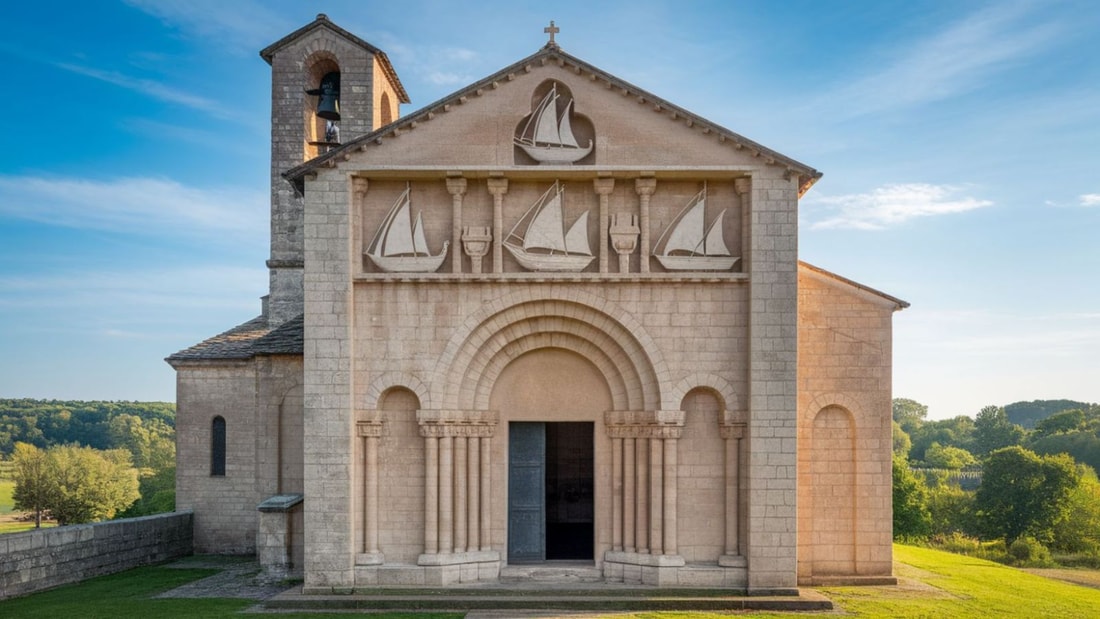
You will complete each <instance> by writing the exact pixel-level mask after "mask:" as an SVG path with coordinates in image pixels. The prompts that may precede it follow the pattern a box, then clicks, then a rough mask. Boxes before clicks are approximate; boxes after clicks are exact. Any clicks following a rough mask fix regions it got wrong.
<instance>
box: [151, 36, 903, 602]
mask: <svg viewBox="0 0 1100 619" xmlns="http://www.w3.org/2000/svg"><path fill="white" fill-rule="evenodd" d="M546 32H547V33H548V37H547V38H548V39H549V40H548V41H547V42H546V43H545V45H543V47H541V48H540V49H538V50H537V51H536V52H535V53H534V54H533V55H531V56H528V57H526V58H522V59H519V60H517V61H516V62H515V63H513V64H511V65H509V66H507V67H504V68H502V69H501V70H500V71H498V72H496V73H494V74H492V75H488V76H486V77H484V78H483V79H480V80H479V81H477V82H475V83H473V84H470V85H468V86H466V87H464V88H462V89H461V90H459V91H457V92H455V93H453V94H451V95H449V96H447V97H446V98H444V99H441V100H439V101H436V102H434V103H431V104H430V105H427V106H426V107H423V108H421V109H419V110H417V111H415V112H412V113H403V112H402V111H401V109H400V108H401V105H402V104H405V103H409V97H408V95H407V93H406V92H405V90H404V88H403V87H402V85H401V81H400V79H399V77H398V74H397V72H396V68H395V67H394V66H392V64H391V63H390V61H389V59H388V58H387V56H386V54H385V53H384V52H383V51H382V50H379V49H378V48H376V47H374V46H373V45H371V44H370V43H368V42H366V41H364V40H363V39H361V38H359V37H357V36H355V35H354V34H352V33H350V32H348V31H346V30H344V29H342V28H340V27H339V26H337V25H336V24H334V23H333V22H332V21H330V20H329V19H328V18H327V17H326V16H324V15H319V16H318V17H317V19H316V20H315V21H313V22H311V23H309V24H307V25H306V26H304V27H302V28H300V29H299V30H297V31H295V32H293V33H291V34H289V35H287V36H286V37H284V38H282V39H281V40H279V41H277V42H275V43H273V44H272V45H270V46H269V47H267V48H266V49H264V50H263V51H261V52H260V55H261V56H262V58H263V59H264V60H265V61H266V62H267V63H268V64H269V65H270V66H271V76H272V83H271V85H272V89H271V92H272V108H271V114H272V119H271V128H272V133H271V255H270V259H269V260H268V261H267V266H268V268H269V271H270V294H269V295H268V296H266V297H265V298H264V300H263V304H262V312H261V314H260V315H259V316H257V317H256V318H254V319H252V320H250V321H248V322H245V323H244V324H241V325H239V326H237V327H234V328H232V329H229V330H228V331H226V332H224V333H222V334H220V335H217V336H214V337H212V338H210V339H208V340H206V341H203V342H201V343H199V344H196V345H195V346H193V347H191V348H187V349H185V350H182V351H179V352H177V353H175V354H173V355H171V356H170V357H169V358H168V362H169V363H170V364H171V365H172V367H173V368H175V370H176V372H177V397H178V418H177V432H178V437H179V438H178V469H177V499H176V500H177V506H178V508H179V509H190V510H193V511H194V526H195V531H194V533H195V549H196V551H197V552H215V553H256V554H257V555H258V556H259V557H260V560H261V562H262V564H263V565H264V567H265V569H267V570H269V571H270V572H272V573H275V574H294V575H301V576H302V577H304V590H305V591H306V592H307V593H309V592H317V593H320V592H333V591H349V590H352V589H354V588H356V587H377V586H386V585H410V584H412V585H425V586H443V585H451V584H457V583H467V582H475V581H477V582H486V581H488V582H493V581H497V580H500V579H504V578H506V577H507V576H508V574H509V571H510V570H516V569H519V568H521V567H522V568H523V569H525V570H535V571H536V572H537V570H539V569H546V570H551V569H566V570H573V572H572V575H573V577H576V578H582V579H585V580H590V581H594V582H604V583H632V584H638V585H657V586H673V587H689V586H704V587H720V588H730V589H737V590H742V591H746V592H748V593H783V592H792V591H794V590H795V588H796V587H797V586H798V585H803V584H821V583H841V582H857V583H858V582H888V581H890V579H891V526H892V520H891V459H890V455H891V405H890V398H891V393H890V383H891V337H892V335H891V322H892V315H893V313H894V312H895V311H898V310H900V309H902V308H904V307H906V306H907V304H906V303H905V302H904V301H901V300H899V299H896V298H894V297H892V296H889V295H887V294H884V293H882V292H878V291H876V290H874V289H872V288H869V287H867V286H863V285H861V284H858V283H856V282H853V281H851V280H849V279H845V278H843V277H840V276H838V275H836V274H833V273H830V272H828V271H826V270H823V269H821V268H818V267H815V266H811V265H809V264H806V263H804V262H800V261H799V258H798V203H799V199H800V198H801V196H802V195H803V194H805V193H806V192H807V191H810V190H811V188H812V187H813V185H814V183H815V182H816V181H817V180H818V179H819V178H820V176H821V174H820V173H819V172H818V171H817V170H815V169H814V168H812V167H810V166H808V165H805V164H803V163H801V162H799V161H797V160H795V159H792V158H790V157H788V156H786V155H783V154H780V153H779V152H777V151H774V150H772V149H770V148H768V147H766V146H763V145H761V144H758V143H756V142H754V141H752V140H750V139H748V138H746V137H743V136H742V135H740V134H739V133H735V132H733V131H731V130H729V129H726V128H725V127H722V126H719V125H717V124H715V123H713V122H711V121H709V120H707V119H705V118H702V117H700V116H697V115H696V114H694V113H692V112H691V111H689V110H686V109H684V108H681V107H679V106H678V105H677V104H676V103H675V102H674V101H670V100H667V99H664V98H662V96H661V94H659V93H657V94H655V93H650V92H647V91H645V90H642V89H640V88H638V87H636V86H634V85H632V84H630V83H628V82H626V81H623V80H622V79H619V78H618V77H616V76H615V75H613V74H611V73H608V72H607V71H605V70H603V69H602V68H599V67H595V66H593V65H591V64H589V63H587V62H586V61H584V60H582V59H580V58H576V57H574V56H571V55H570V54H568V53H567V52H566V51H564V50H563V49H562V48H561V47H560V46H559V44H558V41H557V40H556V39H555V34H556V33H557V28H555V27H553V24H551V27H550V28H547V29H546ZM543 40H545V39H543ZM543 40H536V41H535V44H534V45H533V47H535V46H537V45H538V44H539V43H542V41H543ZM743 129H745V130H751V127H749V128H743Z"/></svg>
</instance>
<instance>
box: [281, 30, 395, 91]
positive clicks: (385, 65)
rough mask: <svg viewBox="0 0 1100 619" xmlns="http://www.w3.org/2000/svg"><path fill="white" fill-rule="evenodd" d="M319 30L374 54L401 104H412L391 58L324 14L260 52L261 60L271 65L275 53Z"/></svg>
mask: <svg viewBox="0 0 1100 619" xmlns="http://www.w3.org/2000/svg"><path fill="white" fill-rule="evenodd" d="M318 28H328V29H329V30H332V31H333V32H335V33H336V34H338V35H340V36H342V37H344V38H346V39H347V40H349V41H351V42H352V43H354V44H356V45H358V46H359V47H362V48H363V49H365V50H367V51H368V52H370V53H371V54H373V55H374V56H375V58H377V59H378V60H379V62H381V63H382V71H383V72H384V73H385V74H386V77H388V78H390V81H391V82H393V85H394V87H395V88H396V89H397V96H398V97H400V98H401V103H411V99H409V93H407V92H405V86H404V85H402V84H401V80H400V78H398V77H397V71H394V69H393V64H392V63H391V62H390V58H389V56H387V55H386V52H384V51H382V50H380V49H378V48H377V47H375V46H373V45H371V44H370V43H367V42H366V41H364V40H363V39H361V38H359V37H357V36H355V35H354V34H352V33H350V32H348V31H347V30H344V29H343V28H341V27H340V26H337V25H336V24H334V23H332V21H331V20H329V18H328V15H325V14H324V13H318V14H317V19H315V20H313V21H311V22H309V23H308V24H306V25H304V26H302V27H301V28H299V29H297V30H295V31H294V32H291V33H290V34H288V35H286V36H285V37H283V38H281V39H279V40H278V41H275V42H274V43H272V44H271V45H268V46H267V47H265V48H263V49H262V50H260V58H263V59H264V61H265V62H267V64H271V60H272V59H273V58H274V57H275V52H277V51H279V50H280V49H282V48H283V47H285V46H287V45H290V44H291V43H293V42H294V41H296V40H298V39H299V38H301V37H303V36H305V35H307V34H309V33H310V32H313V31H314V30H316V29H318Z"/></svg>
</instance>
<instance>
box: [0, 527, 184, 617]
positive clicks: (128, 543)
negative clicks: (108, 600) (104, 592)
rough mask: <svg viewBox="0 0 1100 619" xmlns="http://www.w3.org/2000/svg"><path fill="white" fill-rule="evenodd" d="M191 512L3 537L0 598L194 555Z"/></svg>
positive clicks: (0, 549)
mask: <svg viewBox="0 0 1100 619" xmlns="http://www.w3.org/2000/svg"><path fill="white" fill-rule="evenodd" d="M192 520H193V515H192V513H191V512H175V513H171V514H158V515H156V516H145V517H143V518H126V519H122V520H111V521H108V522H97V523H94V524H78V525H71V526H65V527H56V528H51V529H39V530H37V531H26V532H24V533H10V534H7V535H0V599H7V598H11V597H16V596H20V595H26V594H28V593H34V592H35V591H41V590H43V589H50V588H52V587H57V586H59V585H64V584H68V583H73V582H78V581H80V580H84V579H86V578H92V577H94V576H103V575H106V574H114V573H115V572H121V571H123V570H128V569H130V568H134V567H138V566H142V565H151V564H153V563H159V562H162V561H167V560H169V559H175V558H177V557H183V556H187V555H190V554H191V552H192V537H191V530H192V527H191V525H192Z"/></svg>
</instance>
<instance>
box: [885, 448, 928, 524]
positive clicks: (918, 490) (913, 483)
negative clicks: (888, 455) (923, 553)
mask: <svg viewBox="0 0 1100 619" xmlns="http://www.w3.org/2000/svg"><path fill="white" fill-rule="evenodd" d="M926 494H927V493H926V490H925V487H924V481H922V480H921V479H920V478H919V477H917V476H916V475H914V474H913V472H912V471H911V470H909V462H908V461H907V460H906V459H905V458H904V457H902V456H899V455H897V454H894V539H921V538H924V537H926V536H927V535H928V533H929V532H930V531H931V526H932V516H931V515H930V514H929V513H928V507H927V505H926V502H927V496H926Z"/></svg>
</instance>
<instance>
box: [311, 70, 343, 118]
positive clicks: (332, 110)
mask: <svg viewBox="0 0 1100 619" xmlns="http://www.w3.org/2000/svg"><path fill="white" fill-rule="evenodd" d="M306 94H308V95H316V96H317V116H318V117H320V118H324V119H325V120H340V73H339V72H338V71H333V72H331V73H326V74H325V76H324V77H322V78H321V86H320V87H319V88H314V89H313V90H307V91H306Z"/></svg>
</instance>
